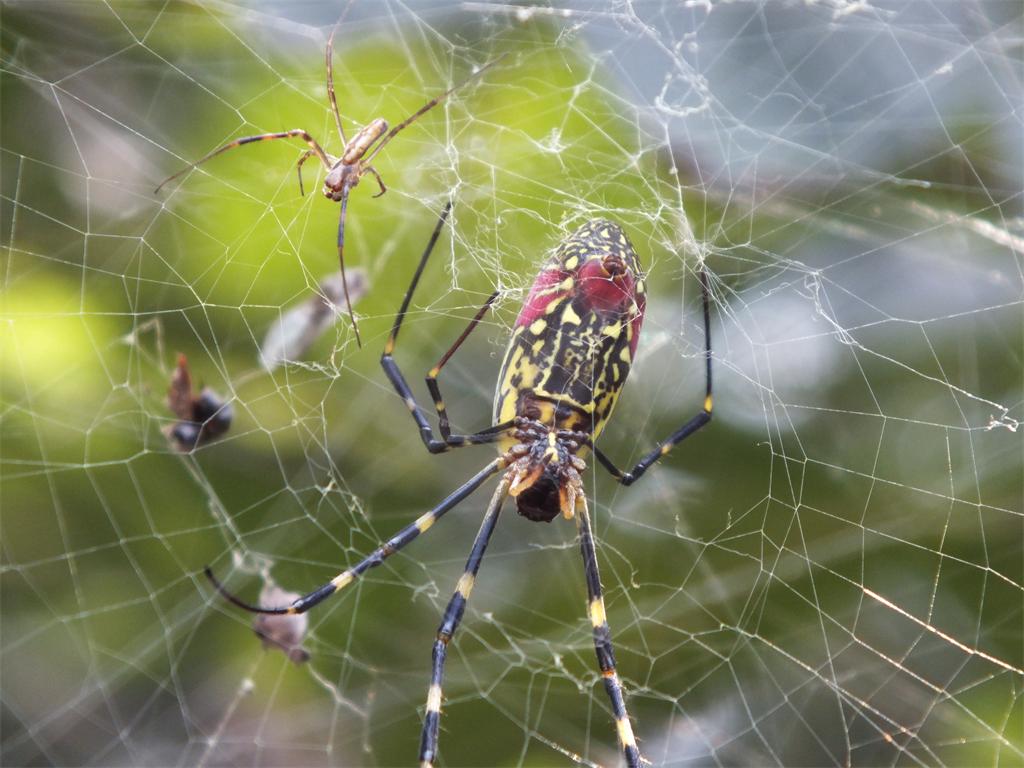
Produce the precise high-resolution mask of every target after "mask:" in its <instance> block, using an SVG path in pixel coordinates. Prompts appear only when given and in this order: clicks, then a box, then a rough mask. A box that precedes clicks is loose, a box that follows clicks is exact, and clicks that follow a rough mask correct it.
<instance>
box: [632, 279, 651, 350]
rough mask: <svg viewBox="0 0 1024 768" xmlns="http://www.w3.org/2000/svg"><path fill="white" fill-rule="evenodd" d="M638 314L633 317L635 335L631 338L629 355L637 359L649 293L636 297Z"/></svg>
mask: <svg viewBox="0 0 1024 768" xmlns="http://www.w3.org/2000/svg"><path fill="white" fill-rule="evenodd" d="M636 309H637V312H636V316H635V317H634V318H633V320H632V321H631V322H632V325H633V336H632V338H630V340H629V357H630V359H631V360H635V359H636V345H637V344H639V343H640V328H641V326H643V324H644V312H646V311H647V294H644V293H641V294H640V295H639V296H637V297H636Z"/></svg>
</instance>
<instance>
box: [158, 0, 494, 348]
mask: <svg viewBox="0 0 1024 768" xmlns="http://www.w3.org/2000/svg"><path fill="white" fill-rule="evenodd" d="M350 6H351V3H350V4H349V6H347V7H346V8H345V12H344V13H342V15H341V18H339V19H338V21H337V22H336V23H335V25H334V28H333V29H332V30H331V35H330V37H329V38H328V40H327V55H326V61H327V95H328V96H329V97H330V100H331V112H332V113H333V114H334V122H335V124H336V125H337V127H338V135H339V136H340V137H341V143H342V144H343V145H344V149H343V150H342V153H341V156H340V157H335V156H334V155H331V154H328V153H327V152H325V151H324V149H323V148H322V147H321V146H320V145H319V144H318V143H317V141H316V139H314V138H313V137H312V136H311V135H310V134H309V133H308V132H307V131H305V130H303V129H301V128H293V129H292V130H289V131H279V132H277V133H262V134H260V135H258V136H244V137H242V138H240V139H235V140H234V141H231V142H228V143H227V144H225V145H224V146H222V147H220V148H218V149H215V150H213V151H212V152H210V153H208V154H206V155H204V156H203V157H201V158H199V159H198V160H196V161H195V162H194V163H191V164H190V165H188V166H186V167H185V168H182V169H181V170H180V171H178V172H177V173H175V174H174V175H173V176H168V177H167V178H166V179H164V180H163V181H161V182H160V184H159V186H157V188H156V190H155V192H157V193H159V192H160V190H161V189H163V187H164V185H166V184H168V183H169V182H171V181H174V180H175V179H177V178H178V177H180V176H181V175H183V174H185V173H187V172H188V171H190V170H192V169H193V168H196V167H197V166H199V165H202V164H203V163H205V162H206V161H207V160H209V159H211V158H213V157H216V156H217V155H219V154H221V153H222V152H227V151H228V150H229V149H234V148H235V147H241V146H243V145H245V144H251V143H253V142H256V141H268V140H271V139H290V138H296V137H297V138H301V139H302V140H303V141H304V142H306V144H308V145H309V147H310V148H309V149H307V150H306V151H305V152H303V153H302V155H301V156H300V157H299V160H298V163H297V164H296V169H297V171H298V176H299V193H300V194H303V195H304V194H305V190H304V188H303V185H302V165H303V163H305V162H306V161H307V160H308V159H309V158H311V157H314V156H315V157H316V158H317V159H318V160H319V161H320V163H321V164H322V165H323V167H324V170H326V171H327V175H326V176H325V177H324V188H323V193H324V196H325V197H326V198H327V199H328V200H333V201H335V202H340V203H341V216H340V217H339V219H338V261H339V263H340V264H341V274H342V286H343V288H344V292H345V307H346V309H347V311H348V316H349V320H350V321H351V323H352V330H353V331H354V332H355V337H356V343H357V344H358V345H359V346H360V347H362V346H363V342H362V338H361V337H360V335H359V326H358V324H357V323H356V318H355V315H354V314H353V311H352V302H351V300H350V299H349V294H348V282H347V281H346V280H345V216H346V213H347V212H348V196H349V194H350V193H351V191H352V190H353V189H354V188H355V187H356V186H357V185H358V184H359V182H360V180H361V179H362V178H363V176H365V175H366V174H368V173H369V174H371V175H372V176H373V177H374V178H375V179H376V180H377V185H378V186H379V187H380V191H379V192H377V193H376V194H375V195H374V197H380V196H381V195H383V194H384V193H385V192H387V191H388V190H387V187H385V186H384V180H383V179H381V176H380V174H379V173H378V172H377V169H376V168H374V167H373V166H372V165H371V163H372V161H373V158H375V157H376V156H377V155H378V154H380V152H381V150H383V149H384V147H386V146H387V145H388V142H390V141H391V140H392V139H393V138H395V136H397V135H398V133H399V132H401V131H402V130H403V129H405V128H408V127H409V126H410V125H411V124H412V123H414V122H415V121H416V120H418V119H419V118H420V117H422V116H423V115H424V114H426V113H427V112H429V111H430V110H431V109H433V108H434V107H436V106H437V105H438V104H439V103H440V102H441V101H443V100H444V99H446V98H447V97H448V96H450V95H451V94H452V93H454V92H455V91H457V90H458V89H459V88H461V87H462V86H464V85H466V84H467V83H469V82H470V81H471V80H473V79H474V78H477V77H479V76H480V75H482V74H483V73H484V72H485V71H487V70H488V69H490V68H491V67H492V66H494V65H495V64H497V63H498V62H499V61H501V59H503V58H504V54H503V55H502V56H499V57H498V58H497V59H495V60H493V61H491V62H489V63H488V64H486V65H484V66H483V67H481V68H480V69H478V70H477V71H476V72H474V73H473V74H472V75H470V76H469V77H467V78H466V79H465V80H463V81H462V82H461V83H458V84H457V85H454V86H452V87H451V88H449V89H448V90H447V91H445V92H444V93H442V94H441V95H439V96H436V97H435V98H433V99H431V100H430V101H428V102H427V103H426V104H424V105H423V106H422V107H420V108H419V109H418V110H416V111H415V112H413V113H412V114H411V115H410V116H409V117H407V118H406V119H405V120H403V121H402V122H400V123H399V124H398V125H396V126H395V127H394V128H391V129H390V130H388V122H387V120H385V119H383V118H380V117H378V118H377V119H376V120H371V121H370V122H369V123H367V124H366V125H364V126H363V127H362V128H361V129H359V131H358V132H357V133H356V135H355V136H353V137H352V140H351V141H349V140H348V139H347V138H346V137H345V129H344V127H342V124H341V114H340V113H339V112H338V101H337V98H336V97H335V95H334V62H333V58H334V35H335V33H337V31H338V27H339V26H340V25H341V22H342V21H343V20H344V18H345V15H346V14H347V13H348V8H349V7H350Z"/></svg>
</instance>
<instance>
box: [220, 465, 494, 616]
mask: <svg viewBox="0 0 1024 768" xmlns="http://www.w3.org/2000/svg"><path fill="white" fill-rule="evenodd" d="M508 464H509V461H508V459H506V458H505V457H503V456H502V457H499V458H497V459H495V460H494V461H492V462H491V463H490V464H488V465H487V466H486V467H484V468H483V469H482V470H480V471H479V472H477V473H476V474H475V475H473V477H471V478H470V479H469V480H467V481H466V482H465V483H463V484H462V485H461V486H459V487H458V488H457V489H455V491H454V492H453V493H451V494H449V495H448V497H447V498H445V499H444V501H442V502H441V503H440V504H438V505H437V506H436V507H434V508H433V509H432V510H430V511H429V512H426V513H424V514H423V515H420V517H418V518H417V519H416V520H415V521H414V522H412V523H410V524H409V525H407V526H406V527H405V528H403V529H402V530H400V531H399V532H398V533H396V534H395V535H394V536H392V537H391V538H390V539H388V540H387V541H386V542H385V543H384V544H382V545H381V546H379V547H377V549H375V550H374V551H373V552H371V553H370V554H369V555H368V556H367V557H365V558H363V560H361V561H360V562H359V563H358V564H356V565H354V566H353V567H352V568H349V569H347V570H345V571H342V572H341V573H339V574H338V575H337V576H335V577H334V578H333V579H331V580H330V581H329V582H327V583H326V584H324V585H323V586H320V587H317V588H316V589H314V590H313V591H312V592H310V593H308V594H306V595H303V596H302V597H300V598H298V599H296V600H295V602H293V603H292V604H291V605H289V606H287V607H285V608H263V607H261V606H258V605H252V604H251V603H247V602H245V601H244V600H242V599H240V598H238V597H236V596H235V595H234V594H232V593H231V592H229V591H228V590H227V588H226V587H225V586H224V585H223V584H221V583H220V581H218V580H217V577H216V576H214V575H213V571H212V570H211V569H210V567H209V566H207V567H206V569H205V573H206V577H207V578H208V579H209V580H210V581H211V582H212V583H213V586H214V587H216V588H217V591H218V592H220V594H221V595H222V596H223V597H224V598H225V599H226V600H228V601H229V602H231V603H233V604H234V605H237V606H238V607H239V608H244V609H245V610H247V611H251V612H252V613H271V614H295V613H305V612H306V611H308V610H309V609H310V608H312V607H313V606H314V605H317V604H318V603H321V602H323V601H324V600H326V599H327V598H328V597H330V596H331V595H333V594H334V593H335V592H337V591H338V590H340V589H343V588H344V587H347V586H348V585H349V584H351V583H352V582H353V581H355V580H356V579H357V578H358V577H360V576H362V575H363V573H365V572H366V571H368V570H369V569H370V568H376V567H377V566H378V565H380V564H381V563H383V562H384V561H385V560H387V559H388V558H389V557H391V555H393V554H395V552H398V551H399V550H400V549H403V548H404V547H405V546H406V545H407V544H409V543H410V542H411V541H412V540H413V539H415V538H416V537H417V536H419V535H420V534H421V533H426V532H427V531H428V530H429V529H430V527H431V526H432V525H433V524H434V523H436V522H437V521H438V520H440V519H441V517H443V516H444V514H445V513H446V512H448V511H449V510H450V509H452V508H453V507H455V506H456V505H457V504H459V502H461V501H463V500H464V499H465V498H466V497H467V496H469V495H470V494H471V493H473V491H475V490H476V489H477V488H479V487H480V486H481V485H482V484H483V483H484V481H485V480H487V478H489V477H490V476H491V475H493V474H495V473H496V472H500V471H501V470H503V469H504V468H505V467H507V466H508Z"/></svg>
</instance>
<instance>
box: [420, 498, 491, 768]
mask: <svg viewBox="0 0 1024 768" xmlns="http://www.w3.org/2000/svg"><path fill="white" fill-rule="evenodd" d="M508 486H509V481H508V479H507V478H502V480H501V482H500V483H499V484H498V487H497V489H495V491H494V495H493V496H492V497H491V503H490V504H489V505H488V507H487V512H486V513H485V514H484V519H483V522H482V523H480V531H479V532H478V533H477V535H476V539H475V540H474V541H473V549H472V550H471V551H470V553H469V559H468V560H467V561H466V570H465V571H464V572H463V574H462V577H461V578H460V579H459V584H458V586H457V587H456V588H455V593H454V594H453V595H452V599H451V600H449V601H448V607H447V608H446V609H445V611H444V617H443V618H442V619H441V625H440V626H439V627H438V628H437V639H436V640H434V652H433V656H432V659H433V663H432V666H431V673H430V688H429V690H428V691H427V712H426V716H425V717H424V719H423V733H422V736H421V737H420V766H421V768H431V766H433V764H434V760H435V758H436V757H437V740H438V730H439V728H440V724H441V686H442V684H443V682H444V662H445V659H446V657H447V655H448V643H449V642H451V639H452V637H453V636H454V635H455V630H457V629H458V628H459V622H460V621H462V614H463V613H464V612H465V610H466V603H467V602H468V601H469V594H470V592H472V591H473V585H474V584H475V583H476V574H477V571H479V570H480V563H481V562H482V561H483V559H484V552H486V550H487V544H488V542H489V541H490V540H491V534H492V533H494V527H495V526H496V525H497V523H498V514H499V513H500V512H501V505H502V504H503V503H504V501H505V498H506V497H507V496H508Z"/></svg>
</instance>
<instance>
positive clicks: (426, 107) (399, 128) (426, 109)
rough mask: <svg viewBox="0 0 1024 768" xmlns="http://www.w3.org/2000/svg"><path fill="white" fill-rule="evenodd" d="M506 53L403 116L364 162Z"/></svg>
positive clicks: (368, 160) (502, 57) (370, 159)
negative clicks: (406, 115) (405, 116)
mask: <svg viewBox="0 0 1024 768" xmlns="http://www.w3.org/2000/svg"><path fill="white" fill-rule="evenodd" d="M507 55H508V54H506V53H503V54H501V56H499V57H498V58H496V59H495V60H494V61H490V62H488V63H487V64H485V65H484V66H482V67H480V69H478V70H477V71H476V72H474V73H473V74H472V75H470V76H469V77H467V78H466V79H465V80H463V81H462V82H461V83H458V84H457V85H453V86H452V87H451V88H449V89H448V90H447V91H445V92H444V93H442V94H441V95H439V96H435V97H434V98H433V99H431V100H430V101H428V102H427V103H426V104H424V105H423V106H422V107H420V108H419V109H417V110H416V111H415V112H413V113H412V114H411V115H409V117H407V118H405V120H403V121H402V122H400V123H399V124H398V125H396V126H395V127H394V128H392V129H391V130H390V131H388V132H387V133H386V134H385V135H384V138H383V139H381V140H380V143H378V144H377V146H376V147H374V148H373V151H372V152H370V154H369V155H367V157H366V160H365V161H364V163H369V162H371V161H372V160H373V158H375V157H376V156H377V155H378V154H379V153H380V151H381V150H382V149H384V147H386V146H387V144H388V142H389V141H391V140H392V139H393V138H395V136H397V135H398V134H399V132H401V131H403V130H404V129H406V128H408V127H409V126H410V125H412V124H413V123H415V122H416V121H417V120H419V119H420V118H421V117H423V115H425V114H426V113H427V112H429V111H430V110H432V109H433V108H434V107H436V106H437V105H438V104H440V103H441V102H442V101H444V100H445V99H447V98H448V97H449V96H451V95H452V94H453V93H454V92H455V91H457V90H459V88H461V87H462V86H464V85H466V84H467V83H469V82H470V81H472V80H474V79H476V78H478V77H480V75H482V74H483V73H484V72H486V71H487V70H488V69H490V68H491V67H493V66H494V65H495V64H497V63H498V62H499V61H501V60H502V59H504V58H505V57H506V56H507Z"/></svg>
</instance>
